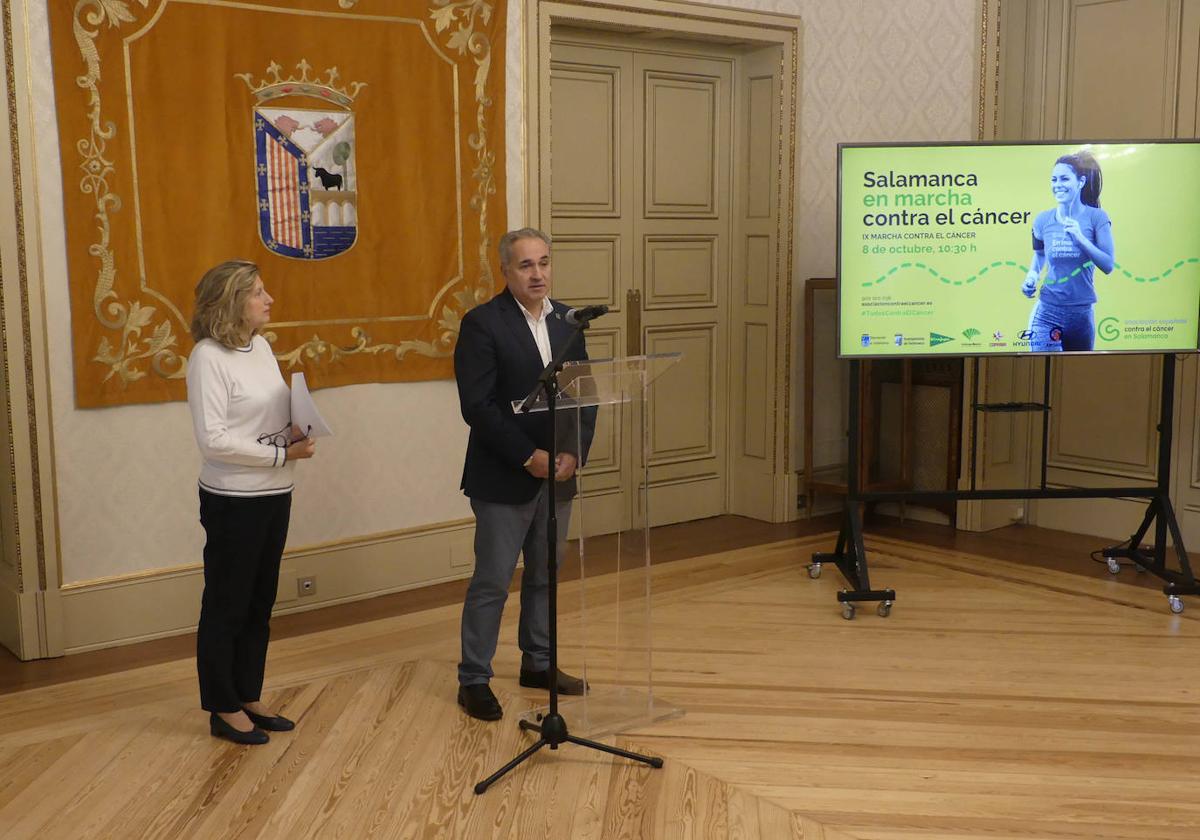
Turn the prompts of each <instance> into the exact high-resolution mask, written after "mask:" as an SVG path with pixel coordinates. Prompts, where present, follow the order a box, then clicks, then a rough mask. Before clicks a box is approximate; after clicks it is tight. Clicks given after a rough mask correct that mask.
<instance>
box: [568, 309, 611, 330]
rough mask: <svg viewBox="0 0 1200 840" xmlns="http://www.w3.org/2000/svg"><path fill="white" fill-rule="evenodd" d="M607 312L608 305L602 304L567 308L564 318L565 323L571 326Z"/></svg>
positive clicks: (584, 322)
mask: <svg viewBox="0 0 1200 840" xmlns="http://www.w3.org/2000/svg"><path fill="white" fill-rule="evenodd" d="M606 312H608V307H607V306H605V305H604V304H600V305H599V306H582V307H580V308H579V309H568V310H567V314H566V316H564V317H566V319H567V323H568V324H571V325H572V326H578V325H580V324H586V323H587V322H588V321H590V320H592V319H593V318H599V317H600V316H601V315H603V314H604V313H606Z"/></svg>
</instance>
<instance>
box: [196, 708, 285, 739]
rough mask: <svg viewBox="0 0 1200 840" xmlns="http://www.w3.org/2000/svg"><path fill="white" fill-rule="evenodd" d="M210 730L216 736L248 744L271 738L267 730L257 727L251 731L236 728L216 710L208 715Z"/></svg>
mask: <svg viewBox="0 0 1200 840" xmlns="http://www.w3.org/2000/svg"><path fill="white" fill-rule="evenodd" d="M208 731H209V732H211V733H212V735H213V737H214V738H224V739H225V740H226V741H233V743H235V744H248V745H251V746H254V745H257V744H265V743H267V741H270V740H271V738H270V736H269V735H267V733H266V732H263V731H262V730H261V729H259V728H257V727H255V728H254V729H251V730H250V731H249V732H243V731H242V730H240V729H235V728H234V727H233V725H232V724H230V723H227V722H226V721H225V719H224V718H223V717H221V716H220V715H218V714H217V713H216V712H211V713H210V714H209V716H208Z"/></svg>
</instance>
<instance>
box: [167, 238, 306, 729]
mask: <svg viewBox="0 0 1200 840" xmlns="http://www.w3.org/2000/svg"><path fill="white" fill-rule="evenodd" d="M273 302H274V301H273V300H272V298H271V296H270V295H269V294H267V290H266V289H265V288H263V282H262V278H261V277H259V273H258V266H256V265H255V264H254V263H251V262H245V261H242V260H231V261H229V262H224V263H221V264H220V265H218V266H216V267H215V268H212V269H210V270H209V271H208V272H207V273H206V274H205V275H204V277H202V278H201V279H200V282H199V284H197V286H196V306H195V312H194V314H193V316H192V337H193V338H194V339H196V346H195V348H194V349H193V350H192V355H191V358H189V359H188V372H187V386H188V388H187V390H188V406H189V407H190V408H191V410H192V426H193V428H194V430H195V433H196V443H197V445H198V446H199V447H200V454H201V456H202V457H203V459H204V463H203V466H202V467H201V468H200V523H201V524H202V525H203V526H204V533H205V544H204V597H203V600H202V601H201V604H200V627H199V629H198V631H197V634H196V670H197V672H198V675H199V678H200V705H201V707H203V708H204V709H205V710H206V711H208V712H209V730H210V731H211V732H212V734H213V735H215V736H217V737H221V738H227V739H229V740H230V741H234V742H235V743H239V744H265V743H266V742H267V741H268V740H269V737H268V735H267V733H266V731H264V730H270V731H274V732H284V731H287V730H290V729H292V728H293V727H294V726H295V724H293V723H292V721H290V720H288V719H287V718H284V717H281V716H279V715H276V714H275V713H274V712H273V711H271V710H270V709H268V708H267V707H266V706H265V705H263V703H262V702H261V700H260V698H259V695H260V693H261V691H262V684H263V670H264V668H265V666H266V660H267V641H268V640H269V638H270V632H271V631H270V626H269V622H270V619H271V608H272V607H274V605H275V590H276V588H277V586H278V584H279V561H280V558H281V557H282V556H283V546H284V543H285V542H287V530H288V517H289V514H290V512H291V505H292V464H293V462H294V461H296V460H297V459H300V458H311V457H312V455H313V452H314V450H315V445H314V442H313V441H312V440H311V439H308V438H304V437H303V436H302V435H301V434H300V430H299V429H297V428H295V427H294V426H292V424H291V400H290V394H289V391H288V387H287V385H286V384H285V383H284V381H283V376H282V375H281V374H280V372H279V364H278V363H277V362H276V361H275V356H274V355H273V354H272V353H271V346H270V344H268V343H267V340H266V339H265V338H263V337H262V336H261V335H260V334H259V332H260V331H261V330H262V328H263V327H264V326H266V325H267V323H268V322H269V321H270V320H271V304H272V303H273Z"/></svg>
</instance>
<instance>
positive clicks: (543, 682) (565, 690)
mask: <svg viewBox="0 0 1200 840" xmlns="http://www.w3.org/2000/svg"><path fill="white" fill-rule="evenodd" d="M521 685H523V686H525V687H526V688H544V689H546V690H549V689H550V669H549V668H547V669H546V670H545V671H526V670H525V669H524V668H522V669H521ZM587 689H588V685H587V683H586V682H584V681H583V680H581V679H580V678H579V677H572V676H571V675H570V674H565V673H563V671H562V670H561V669H559V672H558V693H559V694H572V695H581V694H586V693H587Z"/></svg>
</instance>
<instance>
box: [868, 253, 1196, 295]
mask: <svg viewBox="0 0 1200 840" xmlns="http://www.w3.org/2000/svg"><path fill="white" fill-rule="evenodd" d="M1195 263H1200V257H1189V258H1187V259H1183V260H1179V261H1178V262H1176V263H1175V264H1174V265H1172V266H1171V267H1170V268H1168V269H1166V270H1165V271H1163V272H1162V273H1161V274H1156V275H1154V276H1153V277H1141V276H1139V275H1137V274H1134V273H1133V272H1132V271H1130V270H1129V269H1127V268H1125V267H1124V266H1122V265H1121V264H1120V263H1118V262H1114V263H1113V271H1116V272H1120V274H1122V275H1123V276H1125V277H1127V278H1128V279H1130V280H1132V281H1133V282H1135V283H1157V282H1158V281H1159V280H1166V279H1167V278H1168V277H1170V276H1171V275H1172V274H1174V273H1175V272H1177V271H1179V269H1181V268H1183V267H1184V266H1185V265H1192V264H1195ZM1091 265H1093V263H1091V262H1087V263H1084V264H1083V265H1081V266H1080V267H1079V268H1077V269H1075V270H1074V271H1072V272H1071V273H1070V274H1068V275H1067V276H1066V277H1063V278H1061V279H1059V280H1053V281H1049V280H1048V281H1046V283H1045V285H1050V284H1053V283H1066V282H1068V281H1069V280H1070V279H1071V278H1072V277H1075V276H1076V275H1078V274H1079V273H1080V272H1081V271H1083V269H1085V268H1087V267H1088V266H1091ZM907 268H912V269H917V270H919V271H925V272H927V273H928V274H929V275H930V276H932V277H933V278H934V279H935V280H938V281H940V282H942V283H945V284H946V285H947V286H967V285H970V284H971V283H974V282H975V281H976V280H979V279H981V278H982V277H983V276H984V275H985V274H987V273H988V272H989V271H992V270H993V269H997V268H1016V269H1020V271H1021V272H1023V273H1028V271H1029V266H1027V265H1021V264H1020V263H1018V262H1015V261H1013V260H996V261H995V262H994V263H989V264H988V265H985V266H983V267H982V268H980V269H979V270H978V271H976V272H975V273H974V274H972V275H971V276H970V277H967V278H965V279H963V280H955V279H954V278H952V277H947V276H946V275H944V274H942V273H941V272H940V271H938V270H937V269H936V268H934V267H932V266H930V265H926V264H925V263H923V262H902V263H900V264H899V265H896V266H893V267H892V268H890V269H888V270H887V271H886V272H885V273H884V274H882V275H880V276H879V277H878V278H876V279H874V280H868V281H867V282H866V283H863V284H862V285H863V288H864V289H869V288H871V287H872V286H878V285H879V284H881V283H883V282H884V281H885V280H887V279H889V278H890V277H891V276H892V275H893V274H895V273H897V272H899V271H903V270H904V269H907Z"/></svg>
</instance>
